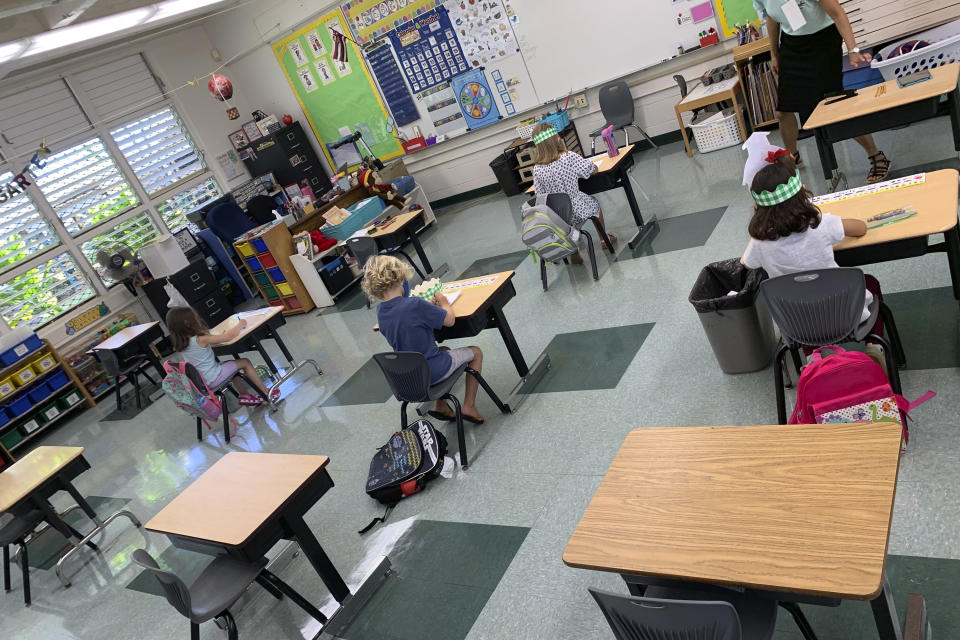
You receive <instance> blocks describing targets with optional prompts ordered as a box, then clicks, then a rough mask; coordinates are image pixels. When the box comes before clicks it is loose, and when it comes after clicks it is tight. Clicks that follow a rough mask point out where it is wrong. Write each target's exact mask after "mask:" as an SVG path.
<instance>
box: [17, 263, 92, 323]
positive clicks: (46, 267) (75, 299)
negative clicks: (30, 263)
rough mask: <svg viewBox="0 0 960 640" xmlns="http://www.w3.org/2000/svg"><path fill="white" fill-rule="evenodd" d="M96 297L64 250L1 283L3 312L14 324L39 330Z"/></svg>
mask: <svg viewBox="0 0 960 640" xmlns="http://www.w3.org/2000/svg"><path fill="white" fill-rule="evenodd" d="M93 296H94V291H93V287H91V286H90V283H89V282H87V279H86V278H85V277H84V276H83V273H82V272H81V271H80V268H79V267H78V266H77V263H76V262H74V261H73V259H72V258H71V257H70V254H68V253H61V254H60V255H58V256H57V257H55V258H53V259H51V260H48V261H47V262H45V263H43V264H41V265H39V266H36V267H34V268H33V269H31V270H29V271H27V272H26V273H24V274H21V275H19V276H17V277H16V278H13V279H11V280H7V281H6V282H4V283H3V284H2V285H0V314H2V315H3V319H4V320H6V321H7V324H9V325H10V326H11V327H16V326H17V325H19V324H21V323H23V324H25V325H27V326H28V327H30V328H32V329H36V328H38V327H40V326H41V325H44V324H46V323H47V322H49V321H50V320H53V319H54V318H56V317H57V316H59V315H61V314H63V313H66V312H67V311H69V310H70V309H73V308H75V307H77V306H78V305H80V304H81V303H83V302H84V301H86V300H89V299H90V298H92V297H93Z"/></svg>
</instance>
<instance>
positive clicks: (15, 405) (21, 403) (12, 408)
mask: <svg viewBox="0 0 960 640" xmlns="http://www.w3.org/2000/svg"><path fill="white" fill-rule="evenodd" d="M32 408H33V403H32V402H30V398H28V397H27V396H26V395H22V396H20V397H19V398H17V399H16V400H14V401H12V402H10V403H9V404H8V405H7V413H8V414H10V417H11V418H19V417H20V416H22V415H23V414H25V413H26V412H27V411H30V409H32Z"/></svg>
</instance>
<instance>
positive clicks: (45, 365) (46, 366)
mask: <svg viewBox="0 0 960 640" xmlns="http://www.w3.org/2000/svg"><path fill="white" fill-rule="evenodd" d="M30 366H32V367H33V370H34V371H36V372H37V374H43V373H46V372H47V371H50V369H53V368H54V367H55V366H57V361H56V360H55V359H54V357H53V355H52V354H49V353H45V354H43V355H42V356H40V357H39V358H37V359H36V360H34V361H33V362H31V363H30Z"/></svg>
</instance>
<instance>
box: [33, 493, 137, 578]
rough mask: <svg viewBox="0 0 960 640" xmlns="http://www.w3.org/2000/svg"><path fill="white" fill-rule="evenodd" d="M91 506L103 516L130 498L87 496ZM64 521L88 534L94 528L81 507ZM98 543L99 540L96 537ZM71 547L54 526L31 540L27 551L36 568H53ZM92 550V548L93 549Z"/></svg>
mask: <svg viewBox="0 0 960 640" xmlns="http://www.w3.org/2000/svg"><path fill="white" fill-rule="evenodd" d="M85 497H86V499H87V502H88V503H90V507H91V508H93V510H94V511H96V512H97V515H99V516H100V517H102V518H105V517H106V516H108V515H110V514H111V513H114V512H116V511H119V510H121V509H123V507H124V505H126V504H127V503H128V502H130V500H128V499H126V498H105V497H103V496H85ZM63 520H64V522H66V523H67V524H69V525H70V526H71V527H73V528H74V529H76V530H77V531H79V532H80V533H81V534H83V535H86V534H87V533H89V532H90V531H91V530H92V529H93V526H94V525H93V522H92V521H91V520H90V518H88V517H87V514H85V513H84V512H83V511H81V510H80V509H74V510H73V511H71V512H70V513H68V514H67V515H66V516H64V517H63ZM93 543H94V544H96V543H97V540H96V539H94V540H93ZM69 547H70V543H68V542H67V539H66V538H64V537H63V535H62V534H61V533H60V532H59V531H57V530H56V529H54V528H52V527H51V528H49V529H46V530H45V531H44V532H43V533H41V534H40V535H39V536H36V537H35V538H33V539H32V540H31V541H30V544H29V545H28V547H27V551H28V552H29V556H30V566H31V567H34V568H36V569H51V568H53V565H55V564H57V560H59V559H60V556H61V555H62V554H63V553H64V552H66V550H67V549H68V548H69ZM91 551H92V550H91Z"/></svg>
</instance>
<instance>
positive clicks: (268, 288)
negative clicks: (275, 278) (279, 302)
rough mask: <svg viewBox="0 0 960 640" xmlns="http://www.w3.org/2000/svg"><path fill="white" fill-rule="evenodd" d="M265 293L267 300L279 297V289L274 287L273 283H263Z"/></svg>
mask: <svg viewBox="0 0 960 640" xmlns="http://www.w3.org/2000/svg"><path fill="white" fill-rule="evenodd" d="M263 295H265V296H267V300H273V299H274V298H278V297H279V296H278V295H277V290H276V289H275V288H274V287H273V285H270V284H265V285H263Z"/></svg>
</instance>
